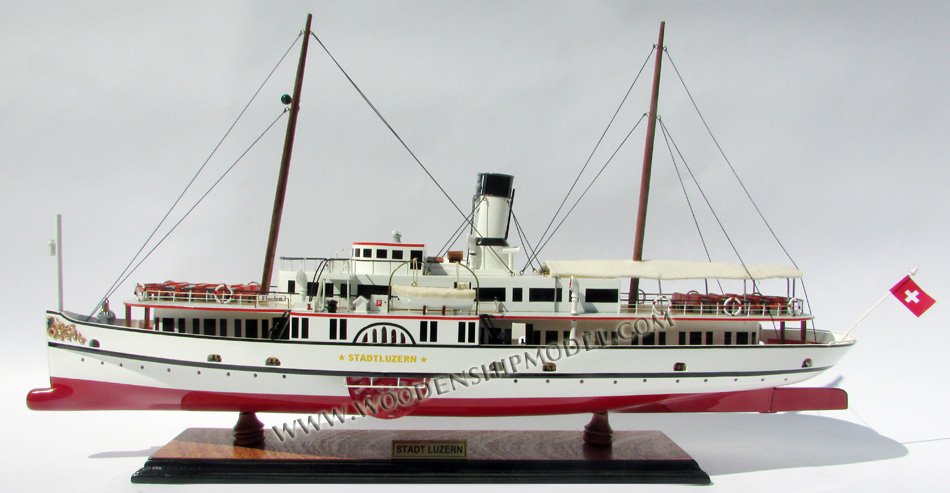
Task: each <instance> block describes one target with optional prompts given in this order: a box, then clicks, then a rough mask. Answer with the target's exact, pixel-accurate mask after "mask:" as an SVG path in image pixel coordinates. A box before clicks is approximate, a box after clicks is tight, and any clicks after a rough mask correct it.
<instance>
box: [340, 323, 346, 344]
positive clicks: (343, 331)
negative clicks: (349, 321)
mask: <svg viewBox="0 0 950 493" xmlns="http://www.w3.org/2000/svg"><path fill="white" fill-rule="evenodd" d="M340 339H346V319H345V318H344V319H341V320H340Z"/></svg>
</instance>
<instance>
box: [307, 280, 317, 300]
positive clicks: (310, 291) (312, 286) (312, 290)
mask: <svg viewBox="0 0 950 493" xmlns="http://www.w3.org/2000/svg"><path fill="white" fill-rule="evenodd" d="M317 286H318V284H317V283H315V282H310V281H307V296H316V295H317Z"/></svg>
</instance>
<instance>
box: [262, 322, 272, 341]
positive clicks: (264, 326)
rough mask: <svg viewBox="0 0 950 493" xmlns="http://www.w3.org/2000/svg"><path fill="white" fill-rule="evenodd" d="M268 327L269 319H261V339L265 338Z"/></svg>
mask: <svg viewBox="0 0 950 493" xmlns="http://www.w3.org/2000/svg"><path fill="white" fill-rule="evenodd" d="M269 329H270V321H268V320H261V339H267V336H268V333H267V332H268V330H269Z"/></svg>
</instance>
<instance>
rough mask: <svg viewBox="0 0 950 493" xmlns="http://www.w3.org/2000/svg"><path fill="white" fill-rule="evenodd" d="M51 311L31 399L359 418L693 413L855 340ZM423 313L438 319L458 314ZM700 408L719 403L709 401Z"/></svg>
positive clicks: (775, 381)
mask: <svg viewBox="0 0 950 493" xmlns="http://www.w3.org/2000/svg"><path fill="white" fill-rule="evenodd" d="M49 317H51V318H50V320H52V321H60V322H61V323H62V324H63V325H62V326H74V327H75V330H76V335H75V337H76V338H75V339H74V340H70V337H65V338H62V339H60V338H57V337H55V336H56V335H59V334H56V333H51V334H50V336H49V341H48V343H49V361H50V374H51V382H52V386H51V389H47V390H44V391H34V393H32V394H31V397H30V406H31V407H32V408H34V409H186V410H219V411H230V410H237V411H270V412H306V413H315V412H322V411H333V410H338V411H340V412H343V413H348V414H355V413H360V412H361V408H360V407H354V404H363V406H362V410H364V411H365V410H366V409H367V407H366V405H367V404H368V405H370V406H372V407H375V408H377V409H378V411H377V412H376V413H372V412H370V413H369V414H374V415H376V416H377V417H397V416H401V415H406V414H413V415H437V416H503V415H525V414H562V413H577V412H596V411H609V410H634V411H635V410H637V409H638V408H643V409H650V410H656V408H657V406H658V405H659V406H663V405H666V404H664V403H667V404H671V403H672V404H675V403H676V402H678V401H679V402H681V403H685V404H686V405H685V408H684V409H683V410H692V409H693V407H691V406H690V405H688V403H689V402H690V400H691V399H695V398H696V397H697V396H700V395H719V394H722V395H727V394H732V393H743V392H746V391H754V390H758V389H771V388H774V387H779V386H785V385H790V384H794V383H798V382H801V381H804V380H807V379H808V378H811V377H813V376H815V375H816V374H818V373H820V372H822V371H824V370H826V369H827V368H830V367H831V366H833V365H834V364H835V363H837V362H838V360H839V359H840V358H841V357H842V356H843V354H844V353H845V352H846V351H847V350H848V349H849V348H850V347H851V346H852V345H853V341H852V340H847V341H836V340H835V338H836V337H840V336H834V335H832V334H830V333H818V334H816V336H819V338H821V337H824V338H825V339H826V340H828V341H830V342H828V343H824V344H816V343H810V344H756V345H742V346H722V345H710V346H706V345H700V346H677V345H669V346H632V345H629V344H626V345H624V344H623V341H618V342H619V344H617V345H614V344H610V343H608V344H606V345H602V344H600V343H601V342H604V341H603V340H600V341H598V339H597V338H596V337H593V336H588V337H586V338H578V339H576V340H566V341H563V342H561V343H552V344H549V345H547V346H525V345H509V346H504V347H500V346H475V347H459V346H443V345H411V346H410V345H398V344H397V345H392V344H388V345H383V344H353V343H351V342H345V343H336V344H330V343H313V342H302V341H301V342H298V341H271V340H267V339H262V340H233V339H223V338H220V337H211V336H201V335H192V334H177V333H170V332H164V331H161V330H155V329H141V328H128V327H121V326H114V325H105V324H97V323H88V322H81V321H79V320H78V318H71V317H70V316H69V314H60V313H52V312H51V313H50V314H49ZM693 318H694V320H692V321H693V322H694V323H695V319H696V318H697V317H693ZM425 319H426V320H434V321H441V322H442V323H444V324H446V325H448V324H449V323H451V322H455V321H457V320H458V319H459V318H458V317H431V316H428V317H425ZM349 320H350V325H351V326H353V327H356V326H358V325H359V324H364V325H374V324H401V325H408V323H411V322H414V321H417V320H419V318H418V317H400V318H393V317H385V316H373V317H357V316H353V317H349ZM690 322H691V320H690V319H688V318H684V319H683V320H682V321H681V322H680V324H679V325H676V324H674V326H673V327H669V328H665V329H662V330H667V331H669V332H670V333H678V332H679V330H678V329H679V328H680V327H682V326H683V325H688V324H689V323H690ZM50 323H51V325H55V324H54V322H50ZM706 323H708V321H707V322H706ZM314 325H315V326H316V324H314ZM377 326H378V325H377ZM50 332H54V331H50ZM765 335H766V336H767V334H765ZM669 340H674V337H673V336H671V337H670V338H669ZM81 341H82V342H81ZM93 341H95V342H93ZM575 341H576V342H575ZM93 346H94V347H93ZM209 360H211V361H209ZM268 360H269V362H270V363H271V364H267V363H268ZM277 361H279V366H276V365H275V362H277ZM496 362H498V363H496ZM493 363H495V365H494V366H493ZM499 363H500V364H499ZM545 363H548V364H553V365H554V367H553V368H552V367H550V366H549V367H548V368H547V369H548V370H552V371H545ZM370 378H373V379H374V380H373V381H370V380H369V379H370ZM387 392H388V393H389V394H390V395H389V396H384V394H385V393H387ZM750 395H755V394H750ZM367 398H368V399H369V401H368V402H367V401H366V399H367ZM697 405H698V406H700V407H702V409H700V410H713V411H714V410H717V409H716V408H715V406H712V407H710V406H709V404H708V400H702V402H701V404H697ZM723 410H728V409H723ZM363 414H366V412H363Z"/></svg>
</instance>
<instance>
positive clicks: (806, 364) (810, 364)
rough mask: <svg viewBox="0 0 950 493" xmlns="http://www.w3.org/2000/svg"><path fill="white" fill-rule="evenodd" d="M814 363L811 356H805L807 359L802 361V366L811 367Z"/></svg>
mask: <svg viewBox="0 0 950 493" xmlns="http://www.w3.org/2000/svg"><path fill="white" fill-rule="evenodd" d="M813 364H814V363H812V361H811V358H805V361H802V368H811V367H812V365H813Z"/></svg>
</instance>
